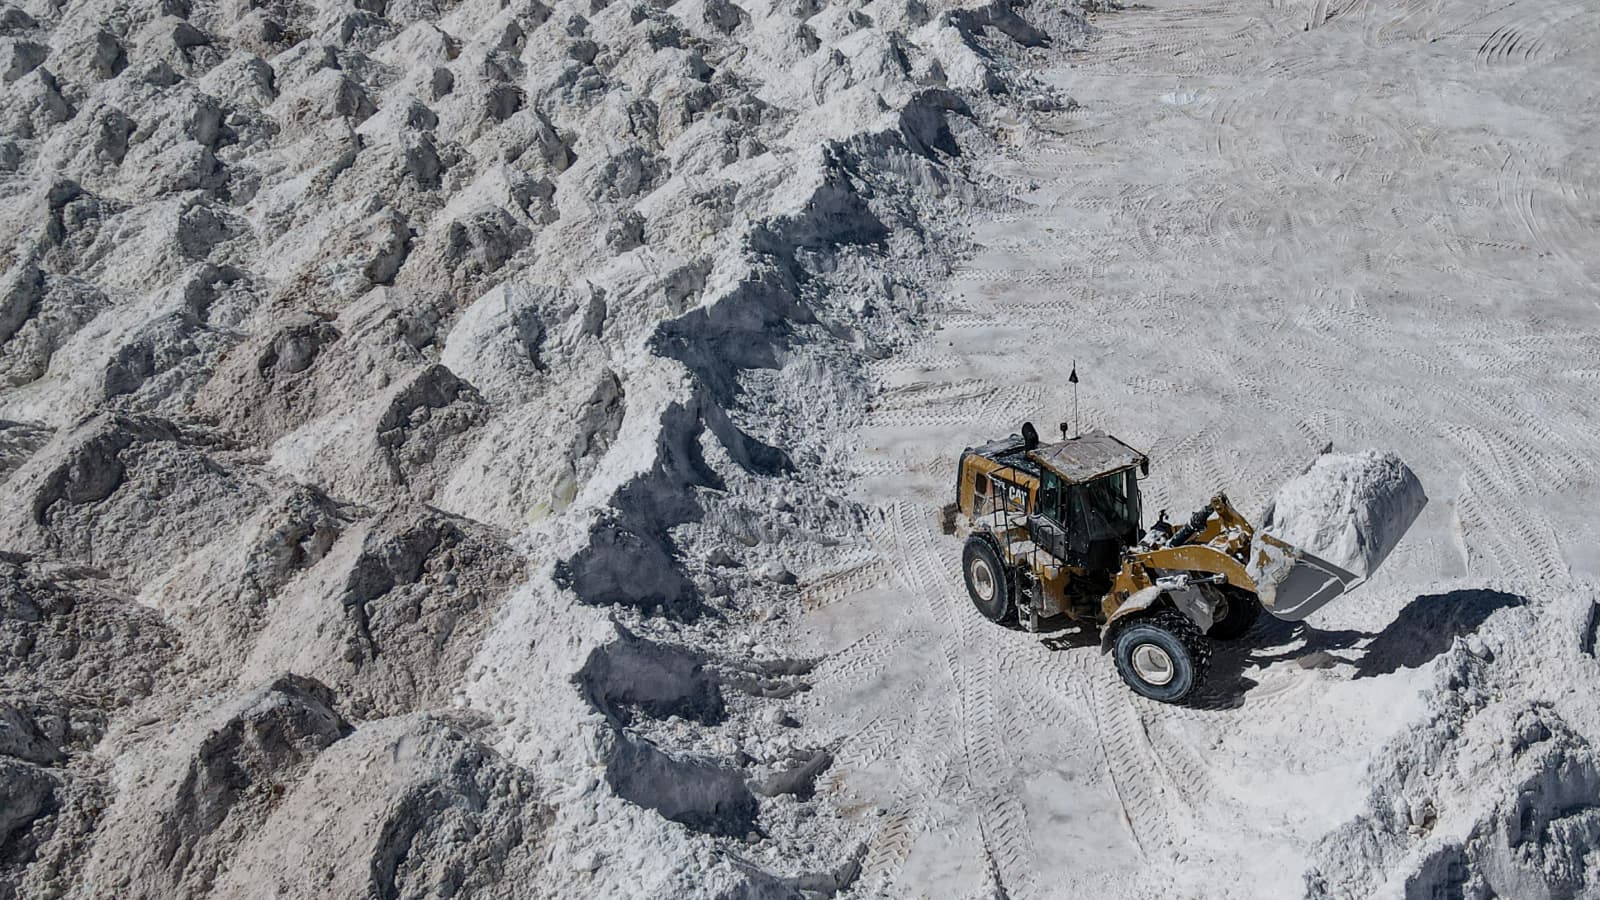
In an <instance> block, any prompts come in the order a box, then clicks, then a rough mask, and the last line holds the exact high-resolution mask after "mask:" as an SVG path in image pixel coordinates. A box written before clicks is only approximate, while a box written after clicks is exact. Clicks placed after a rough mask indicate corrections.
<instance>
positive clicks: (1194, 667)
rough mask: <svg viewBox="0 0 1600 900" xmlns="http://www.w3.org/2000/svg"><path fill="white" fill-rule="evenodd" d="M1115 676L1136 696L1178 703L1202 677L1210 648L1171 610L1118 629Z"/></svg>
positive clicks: (1191, 624) (1198, 632) (1187, 622)
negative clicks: (1125, 683) (1141, 695)
mask: <svg viewBox="0 0 1600 900" xmlns="http://www.w3.org/2000/svg"><path fill="white" fill-rule="evenodd" d="M1112 649H1113V655H1114V656H1115V658H1116V662H1117V674H1118V675H1121V676H1122V680H1123V681H1125V682H1127V684H1128V687H1131V688H1133V690H1134V691H1135V692H1136V693H1139V694H1143V695H1144V696H1146V697H1149V698H1150V699H1151V700H1160V701H1161V702H1163V703H1180V702H1182V701H1183V700H1184V699H1185V698H1187V697H1188V696H1189V695H1190V694H1192V693H1193V692H1194V691H1195V689H1196V688H1198V687H1199V686H1200V685H1201V683H1202V682H1204V681H1205V678H1206V670H1207V669H1209V668H1210V666H1211V645H1210V643H1208V642H1207V641H1206V636H1205V635H1203V634H1201V633H1200V629H1199V628H1198V627H1197V626H1196V625H1195V624H1194V623H1193V622H1191V621H1189V617H1188V616H1185V615H1184V614H1183V613H1180V612H1178V611H1177V610H1175V609H1165V610H1162V611H1160V612H1158V613H1155V614H1154V615H1150V616H1141V617H1140V618H1137V619H1134V620H1133V621H1131V622H1129V623H1128V624H1126V625H1124V626H1122V627H1121V628H1120V629H1118V631H1117V634H1116V637H1115V638H1114V641H1113V645H1112Z"/></svg>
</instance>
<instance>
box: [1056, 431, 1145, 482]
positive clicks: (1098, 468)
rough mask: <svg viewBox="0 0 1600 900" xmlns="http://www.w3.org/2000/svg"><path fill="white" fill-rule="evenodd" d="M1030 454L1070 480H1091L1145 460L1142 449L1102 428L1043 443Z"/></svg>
mask: <svg viewBox="0 0 1600 900" xmlns="http://www.w3.org/2000/svg"><path fill="white" fill-rule="evenodd" d="M1027 455H1028V458H1029V459H1031V460H1033V461H1034V462H1035V463H1038V464H1039V465H1040V466H1042V467H1044V468H1046V469H1049V470H1050V471H1052V472H1054V473H1056V475H1058V476H1060V477H1061V478H1062V479H1064V480H1066V481H1070V482H1079V481H1088V480H1090V479H1092V478H1098V477H1100V476H1101V475H1109V474H1111V473H1112V472H1119V471H1121V470H1123V469H1127V468H1130V467H1132V466H1137V465H1141V464H1143V463H1145V462H1146V459H1147V458H1146V457H1145V455H1144V454H1143V453H1140V452H1139V451H1137V450H1135V449H1133V448H1132V447H1130V446H1128V445H1127V444H1124V443H1123V442H1121V441H1119V440H1117V439H1116V438H1114V437H1112V436H1111V435H1109V434H1106V433H1105V432H1103V431H1089V432H1085V433H1083V434H1081V435H1078V436H1077V437H1073V438H1067V439H1066V440H1064V441H1061V442H1059V443H1054V444H1040V445H1039V446H1037V447H1035V448H1033V449H1032V450H1029V451H1028V454H1027Z"/></svg>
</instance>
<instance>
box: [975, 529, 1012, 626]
mask: <svg viewBox="0 0 1600 900" xmlns="http://www.w3.org/2000/svg"><path fill="white" fill-rule="evenodd" d="M980 552H981V553H984V554H985V555H987V556H988V557H989V566H990V568H992V569H993V570H994V574H995V577H996V578H997V579H999V582H998V584H997V585H996V587H998V588H999V591H1000V595H1001V596H1002V597H1003V598H1004V600H1005V606H1004V609H1003V610H1002V611H1001V613H1000V615H999V616H991V615H989V613H988V612H986V611H985V610H984V608H983V607H982V606H981V605H979V600H978V594H977V592H976V591H974V590H973V589H972V580H971V576H970V575H969V574H968V573H969V571H970V567H971V564H972V556H973V554H975V553H980ZM961 581H962V583H963V584H965V585H966V587H967V597H968V598H969V599H970V600H971V601H972V605H973V608H975V609H977V611H978V614H979V615H981V616H983V617H984V618H985V619H988V620H989V621H991V622H994V623H996V624H1000V625H1005V624H1008V623H1011V622H1015V621H1016V618H1017V601H1016V590H1017V586H1016V582H1015V579H1013V578H1012V577H1011V572H1010V571H1009V570H1008V569H1007V568H1006V565H1005V563H1004V562H1003V561H1002V560H1001V557H1000V551H999V549H998V548H997V547H996V546H995V545H994V541H993V540H992V539H990V538H989V537H987V536H986V535H983V534H974V535H972V536H971V537H968V538H967V543H966V546H964V547H962V549H961Z"/></svg>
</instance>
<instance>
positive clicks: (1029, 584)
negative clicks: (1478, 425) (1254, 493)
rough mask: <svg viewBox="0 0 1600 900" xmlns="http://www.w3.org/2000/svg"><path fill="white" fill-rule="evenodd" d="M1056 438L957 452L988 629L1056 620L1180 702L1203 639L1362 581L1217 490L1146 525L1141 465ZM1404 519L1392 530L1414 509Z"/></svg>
mask: <svg viewBox="0 0 1600 900" xmlns="http://www.w3.org/2000/svg"><path fill="white" fill-rule="evenodd" d="M1062 434H1063V439H1062V440H1061V441H1060V442H1059V443H1052V444H1041V443H1040V441H1039V436H1038V432H1037V431H1036V430H1035V429H1034V427H1033V426H1032V425H1031V424H1024V425H1023V427H1022V431H1021V434H1019V435H1013V436H1012V437H1011V438H1009V439H1006V440H1001V441H996V442H994V443H991V444H988V445H985V446H982V447H973V448H968V449H967V450H966V451H965V452H964V453H963V454H962V455H961V463H960V466H959V476H958V480H957V488H956V510H957V511H958V512H959V513H960V515H961V517H962V519H963V520H964V524H965V528H966V530H967V532H968V537H967V539H966V545H965V547H964V548H963V552H962V561H961V562H962V572H963V575H964V576H965V580H966V585H967V592H968V593H969V594H970V595H971V597H972V603H973V605H974V606H975V607H977V609H978V612H979V613H981V614H982V615H983V616H985V617H986V618H988V619H990V620H991V621H994V622H997V623H1005V624H1011V623H1016V624H1018V625H1020V626H1021V627H1023V628H1026V629H1027V630H1029V631H1037V630H1038V628H1039V623H1040V620H1041V619H1046V618H1050V617H1055V616H1066V617H1068V618H1069V619H1071V620H1073V621H1075V622H1077V623H1079V624H1080V625H1084V626H1087V627H1089V628H1098V629H1099V630H1100V639H1101V649H1102V651H1103V652H1109V653H1111V654H1112V655H1113V658H1114V660H1115V663H1116V667H1117V672H1118V673H1119V674H1120V675H1121V676H1122V678H1123V680H1124V681H1126V682H1127V683H1128V686H1129V687H1131V688H1133V690H1135V691H1137V692H1138V693H1140V694H1143V695H1144V696H1146V697H1150V698H1152V699H1155V700H1161V701H1167V702H1173V703H1176V702H1181V701H1183V700H1184V699H1185V698H1187V697H1189V696H1190V695H1191V694H1192V693H1193V692H1194V691H1195V690H1197V689H1198V688H1199V687H1200V686H1201V685H1202V684H1203V683H1204V681H1205V677H1206V670H1207V667H1208V664H1209V662H1210V658H1211V642H1212V641H1214V640H1224V641H1226V640H1233V639H1235V638H1238V637H1241V636H1243V635H1244V634H1245V632H1246V631H1248V630H1249V628H1250V626H1251V625H1252V624H1253V623H1254V622H1255V620H1256V618H1257V616H1259V615H1260V613H1261V611H1262V609H1263V607H1265V608H1266V610H1267V611H1268V612H1270V613H1272V614H1273V615H1275V616H1277V617H1279V618H1282V619H1287V620H1290V621H1298V620H1300V619H1303V618H1305V616H1306V615H1308V614H1310V613H1311V612H1313V611H1314V610H1316V609H1318V608H1320V607H1321V606H1322V605H1323V604H1325V603H1327V602H1328V601H1329V600H1332V599H1333V598H1334V597H1337V596H1338V595H1339V594H1341V593H1343V592H1344V591H1345V590H1347V589H1349V588H1350V587H1352V586H1354V585H1355V584H1356V583H1357V582H1359V581H1360V580H1362V579H1361V577H1360V576H1358V575H1356V574H1354V573H1352V572H1350V571H1346V570H1345V569H1342V568H1340V567H1339V566H1337V565H1334V564H1332V563H1329V562H1327V561H1326V560H1323V559H1321V558H1319V557H1317V556H1315V555H1313V554H1311V553H1307V552H1305V551H1303V550H1301V549H1299V548H1296V547H1294V546H1291V545H1290V544H1288V543H1285V542H1284V541H1280V540H1278V539H1276V538H1274V537H1272V536H1271V535H1268V534H1265V533H1263V532H1261V531H1259V530H1258V529H1256V528H1255V527H1253V526H1252V525H1251V524H1250V523H1249V522H1247V521H1246V520H1245V519H1244V517H1243V516H1241V515H1240V514H1239V513H1238V512H1237V511H1236V510H1235V509H1234V508H1233V506H1232V505H1231V504H1230V503H1229V502H1228V498H1227V497H1226V496H1225V495H1223V494H1217V495H1216V496H1215V497H1212V498H1211V501H1210V502H1209V503H1207V504H1206V506H1205V507H1204V508H1202V509H1200V510H1199V511H1197V512H1196V513H1194V515H1193V516H1191V517H1190V518H1189V520H1188V521H1187V522H1186V523H1184V524H1183V525H1181V526H1179V527H1176V528H1175V527H1173V525H1172V524H1171V523H1169V522H1168V521H1167V520H1166V512H1165V510H1163V511H1162V512H1161V514H1160V515H1159V516H1158V517H1157V520H1156V521H1155V523H1154V524H1152V525H1151V526H1150V528H1149V529H1143V528H1141V521H1142V509H1141V505H1140V497H1139V479H1140V477H1141V476H1144V475H1148V474H1149V471H1150V461H1149V458H1148V457H1146V456H1145V455H1144V454H1143V453H1141V452H1139V451H1138V450H1135V449H1134V448H1132V447H1130V446H1128V445H1127V444H1125V443H1123V442H1122V441H1119V440H1117V439H1116V438H1114V437H1112V436H1111V435H1109V434H1105V433H1103V432H1098V431H1096V432H1090V433H1086V434H1082V435H1079V436H1077V437H1072V438H1067V437H1065V434H1066V427H1065V426H1063V427H1062ZM1396 465H1398V461H1396ZM1404 474H1405V477H1406V478H1409V479H1411V483H1412V484H1415V477H1414V476H1412V475H1411V474H1410V472H1409V470H1404ZM1417 493H1418V495H1419V496H1420V488H1419V489H1418V492H1417ZM1423 499H1424V501H1425V499H1426V498H1423ZM1407 515H1409V516H1410V518H1407V519H1405V521H1404V522H1403V523H1401V524H1400V526H1399V531H1400V532H1403V531H1404V529H1405V527H1407V526H1409V524H1410V521H1411V518H1414V517H1415V515H1416V511H1415V510H1410V511H1408V512H1407ZM1397 539H1398V535H1397V534H1395V535H1391V537H1390V540H1391V541H1392V540H1397ZM1391 546H1392V543H1391ZM1385 552H1386V551H1385Z"/></svg>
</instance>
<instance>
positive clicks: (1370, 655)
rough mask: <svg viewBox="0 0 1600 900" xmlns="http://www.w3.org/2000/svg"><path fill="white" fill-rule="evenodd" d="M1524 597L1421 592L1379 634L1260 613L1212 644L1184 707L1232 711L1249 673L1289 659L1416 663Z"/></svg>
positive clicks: (1367, 665)
mask: <svg viewBox="0 0 1600 900" xmlns="http://www.w3.org/2000/svg"><path fill="white" fill-rule="evenodd" d="M1527 602H1528V601H1527V598H1525V597H1521V596H1518V595H1516V594H1508V593H1505V592H1504V591H1494V590H1486V589H1466V590H1456V591H1449V592H1446V593H1443V594H1423V595H1421V596H1418V597H1417V598H1415V599H1413V600H1412V601H1411V602H1410V603H1407V604H1406V605H1405V607H1404V608H1403V609H1401V610H1400V613H1399V614H1398V615H1397V616H1395V619H1394V621H1393V622H1391V623H1389V625H1388V626H1387V627H1385V628H1383V629H1382V630H1381V631H1377V632H1366V631H1356V630H1351V629H1320V628H1315V627H1312V626H1310V625H1307V624H1305V623H1304V622H1284V621H1282V620H1280V619H1275V618H1273V617H1272V616H1270V615H1265V614H1264V615H1262V617H1261V619H1260V620H1259V621H1257V622H1256V624H1255V626H1254V627H1252V628H1251V629H1250V630H1249V631H1248V632H1247V633H1245V635H1244V636H1243V637H1241V638H1240V639H1238V640H1236V641H1229V642H1226V643H1224V642H1220V641H1219V642H1216V643H1214V644H1213V645H1212V654H1211V673H1210V676H1209V677H1208V678H1207V680H1206V685H1205V687H1204V688H1203V689H1201V690H1200V691H1199V692H1197V693H1196V694H1195V696H1194V697H1192V698H1191V699H1190V701H1189V704H1188V705H1190V706H1194V707H1197V708H1200V709H1211V710H1221V709H1237V708H1238V707H1240V706H1243V705H1244V701H1245V697H1246V695H1247V694H1248V693H1249V692H1250V690H1251V689H1252V688H1254V687H1256V686H1257V684H1259V682H1257V681H1256V680H1255V679H1254V678H1251V677H1250V673H1251V672H1253V671H1259V670H1261V669H1264V668H1266V667H1267V666H1270V665H1272V664H1273V663H1278V662H1286V661H1290V660H1293V661H1296V662H1298V663H1300V665H1302V666H1304V667H1305V668H1326V667H1330V666H1340V665H1344V666H1351V667H1353V668H1354V670H1355V672H1354V675H1353V677H1355V678H1373V677H1377V676H1379V675H1390V674H1393V673H1394V672H1397V671H1399V670H1400V669H1414V668H1417V667H1418V666H1422V665H1424V664H1426V663H1428V662H1430V661H1431V660H1433V659H1434V658H1435V657H1437V656H1438V655H1439V654H1441V653H1443V652H1444V651H1445V650H1447V649H1449V647H1450V644H1451V642H1453V641H1454V640H1455V639H1456V638H1457V637H1460V636H1463V635H1467V634H1471V633H1473V632H1475V631H1477V630H1478V628H1479V627H1480V626H1482V625H1483V623H1484V621H1486V620H1487V619H1488V618H1489V617H1490V616H1491V615H1493V614H1494V613H1495V612H1497V611H1499V610H1502V609H1508V608H1511V607H1515V606H1522V605H1524V604H1526V603H1527Z"/></svg>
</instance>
